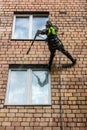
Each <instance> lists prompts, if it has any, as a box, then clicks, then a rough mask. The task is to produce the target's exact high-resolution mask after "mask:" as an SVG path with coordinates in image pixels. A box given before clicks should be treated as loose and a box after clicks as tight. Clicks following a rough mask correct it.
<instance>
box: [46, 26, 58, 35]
mask: <svg viewBox="0 0 87 130" xmlns="http://www.w3.org/2000/svg"><path fill="white" fill-rule="evenodd" d="M53 35H57V31H56V29H55V28H54V27H53V26H51V27H49V28H48V32H47V36H48V37H49V36H53Z"/></svg>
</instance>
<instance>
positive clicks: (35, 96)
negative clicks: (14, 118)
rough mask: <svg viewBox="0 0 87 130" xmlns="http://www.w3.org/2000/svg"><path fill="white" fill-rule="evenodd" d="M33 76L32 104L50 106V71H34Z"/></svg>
mask: <svg viewBox="0 0 87 130" xmlns="http://www.w3.org/2000/svg"><path fill="white" fill-rule="evenodd" d="M32 74H33V75H32V104H48V103H49V102H50V99H49V93H50V92H49V73H48V71H33V72H32Z"/></svg>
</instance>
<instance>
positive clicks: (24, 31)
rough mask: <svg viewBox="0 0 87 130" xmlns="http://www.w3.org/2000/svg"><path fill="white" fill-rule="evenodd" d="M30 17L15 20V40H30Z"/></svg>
mask: <svg viewBox="0 0 87 130" xmlns="http://www.w3.org/2000/svg"><path fill="white" fill-rule="evenodd" d="M28 27H29V17H16V20H15V30H14V38H15V39H28V38H29V28H28Z"/></svg>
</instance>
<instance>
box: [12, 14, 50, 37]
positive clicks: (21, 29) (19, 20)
mask: <svg viewBox="0 0 87 130" xmlns="http://www.w3.org/2000/svg"><path fill="white" fill-rule="evenodd" d="M47 20H48V15H47V14H29V15H21V14H20V15H15V16H14V22H13V32H12V39H33V38H34V36H35V33H36V32H37V30H38V29H44V28H45V24H46V21H47ZM44 38H46V36H45V37H44ZM37 39H42V38H41V37H37Z"/></svg>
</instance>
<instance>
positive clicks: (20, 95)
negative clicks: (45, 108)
mask: <svg viewBox="0 0 87 130" xmlns="http://www.w3.org/2000/svg"><path fill="white" fill-rule="evenodd" d="M50 104H51V90H50V75H49V71H48V70H46V69H30V68H28V69H24V68H23V69H10V70H9V77H8V85H7V92H6V100H5V105H50Z"/></svg>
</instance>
